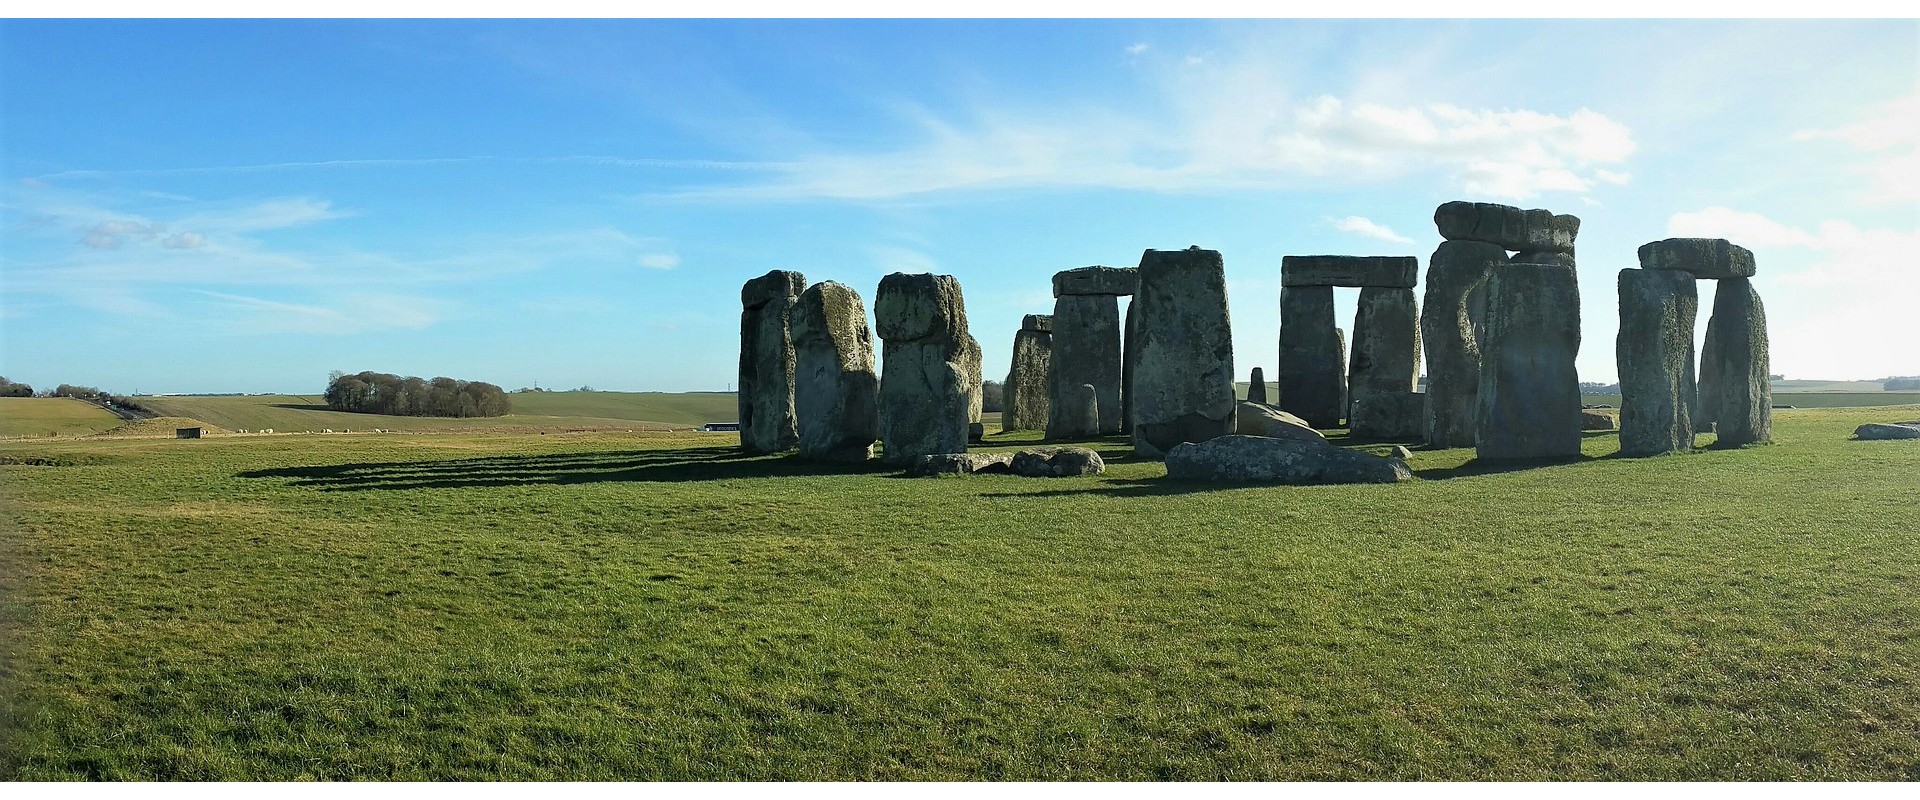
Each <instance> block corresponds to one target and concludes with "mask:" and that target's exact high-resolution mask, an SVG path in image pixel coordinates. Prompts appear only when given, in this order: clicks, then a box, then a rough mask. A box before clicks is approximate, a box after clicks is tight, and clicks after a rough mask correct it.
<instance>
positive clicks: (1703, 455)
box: [0, 397, 1920, 780]
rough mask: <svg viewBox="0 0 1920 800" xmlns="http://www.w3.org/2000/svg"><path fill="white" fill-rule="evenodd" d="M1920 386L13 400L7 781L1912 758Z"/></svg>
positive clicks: (1119, 774)
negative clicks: (1850, 402) (975, 457)
mask: <svg viewBox="0 0 1920 800" xmlns="http://www.w3.org/2000/svg"><path fill="white" fill-rule="evenodd" d="M517 399H518V398H517V397H516V401H517ZM1915 418H1920V406H1907V407H1902V408H1879V409H1804V410H1792V411H1780V412H1777V413H1776V416H1775V437H1776V444H1774V445H1771V446H1762V447H1755V448H1749V449H1745V450H1739V451H1725V452H1722V451H1712V452H1700V453H1695V454H1689V455H1676V456H1665V457H1659V458H1652V459H1640V460H1628V459H1618V458H1610V457H1608V456H1609V455H1610V454H1611V453H1613V452H1614V450H1615V449H1616V447H1617V440H1616V439H1615V438H1614V437H1613V436H1612V435H1610V434H1593V435H1591V436H1590V437H1589V438H1588V439H1587V440H1586V444H1587V448H1586V452H1587V455H1588V458H1586V459H1584V460H1582V461H1580V462H1578V463H1570V464H1561V465H1555V466H1541V467H1533V468H1524V469H1505V470H1496V469H1487V468H1482V467H1478V466H1476V465H1473V464H1471V463H1468V462H1469V460H1470V458H1471V455H1472V454H1471V451H1469V450H1443V451H1416V452H1415V453H1414V456H1413V458H1412V460H1411V465H1412V466H1413V468H1414V469H1415V471H1416V472H1417V473H1418V474H1419V475H1420V476H1421V477H1422V478H1423V480H1420V481H1416V482H1412V483H1407V484H1400V485H1364V486H1331V487H1311V488H1285V487H1280V488H1274V487H1237V488H1229V487H1219V486H1208V485H1195V484H1180V483H1175V482H1170V481H1166V480H1163V479H1162V476H1163V475H1164V470H1163V468H1162V467H1161V466H1160V465H1159V464H1157V463H1153V462H1135V461H1131V460H1128V459H1127V458H1126V457H1125V455H1124V452H1125V451H1124V449H1123V448H1121V447H1120V445H1119V441H1118V440H1117V439H1115V440H1109V441H1107V442H1106V443H1104V444H1102V445H1100V446H1101V447H1102V449H1103V450H1104V451H1105V453H1106V454H1107V455H1108V456H1109V457H1110V458H1111V459H1112V461H1111V462H1110V466H1109V469H1108V472H1107V474H1106V475H1103V476H1099V477H1090V478H1063V479H1027V478H1019V477H1013V476H972V477H965V478H948V479H919V480H914V479H903V478H898V477H895V474H894V473H892V472H888V471H883V470H881V469H879V468H878V467H875V468H874V469H873V470H872V471H865V472H851V473H849V472H845V471H841V470H835V469H832V468H826V467H813V466H807V465H803V464H798V463H795V462H793V461H791V460H790V459H787V458H783V457H762V458H745V457H741V456H739V455H738V454H736V453H735V452H734V451H732V450H731V449H730V448H729V447H728V446H727V445H729V444H731V443H732V442H733V439H732V437H730V436H725V435H718V434H707V435H699V434H642V433H635V434H625V433H616V434H607V433H600V434H562V435H546V436H540V435H507V434H498V433H495V434H484V435H457V434H441V435H408V434H399V435H384V436H382V435H360V434H354V435H343V436H332V437H297V436H296V437H218V438H212V439H204V440H198V441H175V440H161V439H147V440H138V439H122V440H84V439H81V440H64V441H43V442H24V443H22V442H12V443H6V444H0V462H4V464H5V465H0V493H3V494H0V498H3V499H4V503H5V516H6V519H7V524H5V525H4V526H0V566H3V567H4V569H0V591H3V592H4V594H3V595H0V597H3V598H4V600H3V602H0V656H3V657H0V779H8V780H39V779H63V778H113V779H209V778H227V779H240V778H246V779H269V780H277V779H294V778H308V777H312V778H323V779H339V778H394V779H399V778H406V779H435V778H437V779H448V778H467V779H489V778H530V779H537V778H568V779H601V778H613V779H619V778H626V779H641V778H688V779H718V778H816V779H832V778H1040V779H1049V778H1144V779H1152V778H1196V779H1210V778H1428V779H1439V778H1492V779H1500V778H1564V779H1578V778H1648V779H1674V778H1723V779H1773V778H1787V779H1802V778H1829V779H1835V778H1841V779H1844V778H1871V779H1898V780H1916V779H1920V582H1917V581H1916V580H1915V575H1916V571H1917V570H1920V502H1916V500H1915V498H1916V497H1917V496H1920V441H1905V442H1901V441H1893V442H1858V441H1851V440H1849V438H1848V437H1849V435H1850V434H1851V432H1852V430H1853V428H1854V427H1855V426H1857V425H1859V424H1861V423H1863V422H1868V421H1897V420H1906V419H1915ZM992 438H993V439H994V440H995V441H997V442H1008V443H1021V442H1031V441H1032V439H1033V436H1032V435H1031V434H1022V435H1012V436H995V437H992ZM1707 439H1710V437H1703V442H1704V441H1705V440H1707ZM1369 447H1372V448H1373V449H1376V450H1379V449H1384V446H1379V445H1369Z"/></svg>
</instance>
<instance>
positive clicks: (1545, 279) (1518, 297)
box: [1474, 264, 1580, 461]
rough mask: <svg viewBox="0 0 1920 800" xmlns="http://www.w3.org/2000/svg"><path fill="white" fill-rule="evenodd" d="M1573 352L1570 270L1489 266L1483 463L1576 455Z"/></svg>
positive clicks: (1478, 424) (1574, 289) (1575, 306)
mask: <svg viewBox="0 0 1920 800" xmlns="http://www.w3.org/2000/svg"><path fill="white" fill-rule="evenodd" d="M1579 352H1580V286H1579V283H1578V279H1577V278H1576V273H1575V271H1574V268H1573V267H1567V266H1558V265H1548V264H1508V265H1506V266H1503V267H1500V268H1498V269H1495V270H1494V271H1493V277H1492V278H1491V279H1489V280H1488V287H1487V340H1486V342H1484V343H1483V344H1482V348H1481V363H1480V406H1479V409H1478V411H1477V412H1476V414H1477V416H1476V419H1475V420H1474V423H1475V429H1476V431H1477V433H1476V435H1475V437H1474V440H1475V448H1476V452H1477V455H1478V457H1479V458H1480V459H1481V460H1486V461H1496V460H1508V459H1534V458H1575V457H1578V456H1579V455H1580V375H1579V373H1578V372H1576V371H1575V370H1574V358H1575V357H1576V356H1577V355H1579Z"/></svg>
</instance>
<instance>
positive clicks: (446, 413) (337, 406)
mask: <svg viewBox="0 0 1920 800" xmlns="http://www.w3.org/2000/svg"><path fill="white" fill-rule="evenodd" d="M327 407H328V408H331V409H333V410H335V411H358V412H360V413H363V414H392V415H396V416H402V417H497V416H500V415H502V414H505V413H507V412H508V411H509V410H511V406H510V404H509V403H508V401H507V393H506V392H504V391H501V389H500V387H498V386H495V385H493V384H491V383H486V382H484V381H460V380H454V379H452V378H434V379H433V380H430V381H429V380H422V379H420V378H415V377H412V376H408V377H405V378H403V377H400V376H399V375H389V374H387V373H384V372H362V373H359V374H356V375H348V374H345V373H342V372H334V373H332V374H330V375H328V376H327Z"/></svg>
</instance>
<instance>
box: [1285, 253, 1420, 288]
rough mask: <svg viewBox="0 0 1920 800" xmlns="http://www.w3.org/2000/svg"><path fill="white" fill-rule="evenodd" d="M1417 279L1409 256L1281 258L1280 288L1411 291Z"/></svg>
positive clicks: (1417, 265) (1417, 266)
mask: <svg viewBox="0 0 1920 800" xmlns="http://www.w3.org/2000/svg"><path fill="white" fill-rule="evenodd" d="M1419 276H1420V259H1418V258H1415V257H1413V256H1282V257H1281V258H1280V286H1281V287H1283V288H1285V287H1290V286H1350V287H1366V286H1379V287H1386V288H1394V289H1411V288H1413V284H1414V281H1416V280H1418V279H1419Z"/></svg>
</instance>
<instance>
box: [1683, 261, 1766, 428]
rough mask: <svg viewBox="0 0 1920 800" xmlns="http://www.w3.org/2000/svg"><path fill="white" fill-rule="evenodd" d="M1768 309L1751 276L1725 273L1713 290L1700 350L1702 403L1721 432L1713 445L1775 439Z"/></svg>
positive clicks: (1715, 426)
mask: <svg viewBox="0 0 1920 800" xmlns="http://www.w3.org/2000/svg"><path fill="white" fill-rule="evenodd" d="M1770 367H1771V364H1770V358H1769V353H1768V344H1767V310H1766V307H1765V306H1763V305H1762V304H1761V302H1760V294H1759V293H1758V292H1755V291H1754V290H1753V282H1752V281H1751V280H1748V279H1747V278H1725V279H1722V280H1721V281H1720V285H1719V286H1717V287H1715V289H1714V293H1713V316H1712V317H1710V318H1708V320H1707V341H1706V346H1705V347H1704V348H1703V349H1702V352H1701V354H1700V371H1701V377H1702V378H1703V379H1704V378H1705V377H1706V376H1707V375H1708V374H1711V375H1713V381H1712V382H1711V383H1706V382H1705V381H1704V380H1703V385H1705V386H1707V387H1710V391H1705V390H1703V391H1702V393H1701V397H1700V403H1701V405H1703V406H1705V407H1706V413H1707V415H1708V416H1709V417H1710V418H1711V419H1712V420H1713V424H1714V432H1715V433H1716V434H1718V438H1717V439H1715V441H1714V444H1713V446H1714V447H1739V446H1741V445H1744V444H1753V443H1755V442H1770V441H1773V378H1772V377H1771V376H1769V375H1768V374H1767V370H1768V369H1769V368H1770Z"/></svg>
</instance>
